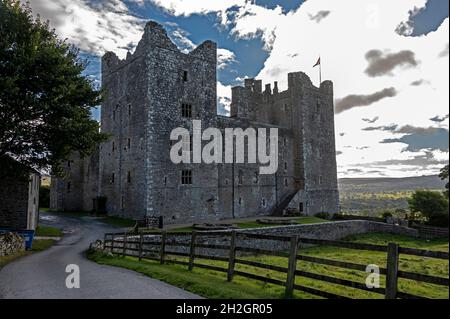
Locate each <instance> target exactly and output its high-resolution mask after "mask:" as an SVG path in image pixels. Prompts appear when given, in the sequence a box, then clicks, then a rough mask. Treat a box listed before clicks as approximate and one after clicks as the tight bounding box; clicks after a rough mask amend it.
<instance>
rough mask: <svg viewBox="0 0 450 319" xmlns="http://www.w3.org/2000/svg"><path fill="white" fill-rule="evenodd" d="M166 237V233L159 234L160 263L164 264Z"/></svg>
mask: <svg viewBox="0 0 450 319" xmlns="http://www.w3.org/2000/svg"><path fill="white" fill-rule="evenodd" d="M166 237H167V233H166V232H163V233H162V234H161V248H160V250H161V251H160V263H161V265H162V264H164V259H165V258H166V254H165V250H166Z"/></svg>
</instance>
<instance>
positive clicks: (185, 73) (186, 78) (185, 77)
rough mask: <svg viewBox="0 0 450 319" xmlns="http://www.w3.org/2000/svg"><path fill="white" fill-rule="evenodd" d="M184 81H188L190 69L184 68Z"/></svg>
mask: <svg viewBox="0 0 450 319" xmlns="http://www.w3.org/2000/svg"><path fill="white" fill-rule="evenodd" d="M182 79H183V82H187V81H188V71H186V70H184V71H183V75H182Z"/></svg>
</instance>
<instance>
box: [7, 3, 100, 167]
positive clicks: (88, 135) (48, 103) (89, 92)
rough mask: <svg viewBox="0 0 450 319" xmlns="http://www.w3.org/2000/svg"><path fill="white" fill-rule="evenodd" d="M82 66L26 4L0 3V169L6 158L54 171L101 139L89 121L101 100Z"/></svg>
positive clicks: (75, 53) (71, 48)
mask: <svg viewBox="0 0 450 319" xmlns="http://www.w3.org/2000/svg"><path fill="white" fill-rule="evenodd" d="M85 67H86V63H85V61H83V60H81V58H80V57H79V51H78V50H77V49H76V48H75V47H74V46H72V45H70V44H68V43H67V42H66V41H62V40H60V39H58V37H57V36H56V34H55V31H54V30H51V29H50V28H49V24H48V22H42V21H41V20H40V18H39V17H37V18H34V17H33V15H32V12H31V9H30V7H29V6H28V4H21V2H20V1H18V0H0V167H6V165H7V164H6V163H7V162H8V158H9V157H11V158H14V159H15V160H17V161H18V162H20V163H22V164H25V165H27V166H30V167H33V168H36V169H48V168H50V167H53V168H54V169H55V171H56V172H58V171H59V170H58V168H59V165H58V163H60V162H61V161H64V160H66V159H67V158H68V157H69V155H70V154H71V153H73V152H75V151H78V152H80V154H82V155H88V154H90V153H91V152H92V150H93V149H94V147H95V145H97V144H98V143H100V142H102V141H105V140H106V136H105V135H104V134H102V133H100V131H99V124H98V123H97V121H95V120H93V119H92V118H91V110H92V108H93V107H95V106H97V105H99V103H100V101H101V96H100V92H98V91H96V90H95V89H94V85H93V82H92V81H90V80H89V79H87V78H86V77H84V76H82V72H83V71H84V69H85ZM10 167H11V166H10ZM1 171H4V169H2V170H1ZM9 173H11V172H9Z"/></svg>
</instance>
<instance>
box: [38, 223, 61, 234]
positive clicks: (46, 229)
mask: <svg viewBox="0 0 450 319" xmlns="http://www.w3.org/2000/svg"><path fill="white" fill-rule="evenodd" d="M62 235H63V233H62V231H61V230H60V229H59V228H56V227H50V226H42V225H39V226H38V227H37V228H36V236H45V237H61V236H62Z"/></svg>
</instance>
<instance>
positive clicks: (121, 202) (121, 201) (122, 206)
mask: <svg viewBox="0 0 450 319" xmlns="http://www.w3.org/2000/svg"><path fill="white" fill-rule="evenodd" d="M120 207H121V209H122V210H123V209H125V196H123V195H122V197H121V199H120Z"/></svg>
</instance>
